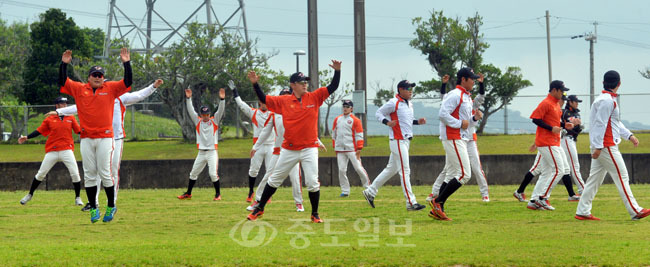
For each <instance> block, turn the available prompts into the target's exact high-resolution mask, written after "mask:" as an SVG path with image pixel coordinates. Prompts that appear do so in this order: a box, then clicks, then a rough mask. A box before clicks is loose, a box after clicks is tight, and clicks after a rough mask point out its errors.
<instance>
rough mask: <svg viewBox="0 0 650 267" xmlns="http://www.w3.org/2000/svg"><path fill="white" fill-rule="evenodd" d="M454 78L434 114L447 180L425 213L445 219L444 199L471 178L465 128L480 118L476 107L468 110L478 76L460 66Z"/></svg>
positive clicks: (471, 105) (469, 134) (470, 138)
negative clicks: (443, 154) (442, 149)
mask: <svg viewBox="0 0 650 267" xmlns="http://www.w3.org/2000/svg"><path fill="white" fill-rule="evenodd" d="M456 78H457V80H456V89H454V90H451V91H450V92H449V93H448V94H447V95H446V96H445V97H444V99H443V100H442V104H441V105H440V111H439V113H438V117H439V118H440V138H441V139H442V145H443V147H444V149H445V159H446V162H445V171H446V173H447V177H446V178H445V180H447V181H448V182H447V185H446V186H445V188H444V189H443V190H442V191H441V192H440V194H439V195H438V197H436V198H435V199H432V200H431V201H430V202H429V205H431V206H432V207H433V208H432V209H431V211H430V212H429V216H430V217H432V218H434V219H438V220H445V221H450V220H451V219H450V218H449V217H447V214H446V213H445V212H444V210H443V207H444V204H445V201H447V198H449V196H451V195H452V194H453V193H454V192H456V190H458V188H460V187H461V186H462V185H464V184H465V183H467V181H468V180H469V179H470V178H471V177H472V175H471V172H470V171H471V167H470V166H471V165H470V161H469V153H468V150H467V143H468V142H469V141H470V140H472V138H473V136H472V134H471V131H470V130H469V129H470V128H471V127H474V126H475V125H476V124H477V123H478V121H479V120H481V118H482V117H483V113H481V111H480V110H476V111H475V112H472V111H473V103H472V93H471V90H472V88H473V87H474V80H476V79H479V78H480V76H479V75H476V74H474V71H473V70H472V69H470V68H461V69H460V70H458V72H457V73H456Z"/></svg>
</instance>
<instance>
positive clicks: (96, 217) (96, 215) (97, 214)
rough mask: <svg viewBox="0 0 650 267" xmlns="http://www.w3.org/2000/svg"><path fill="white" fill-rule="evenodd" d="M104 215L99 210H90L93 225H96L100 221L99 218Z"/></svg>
mask: <svg viewBox="0 0 650 267" xmlns="http://www.w3.org/2000/svg"><path fill="white" fill-rule="evenodd" d="M101 216H102V214H101V213H100V212H99V209H93V208H91V209H90V222H91V223H96V222H97V221H99V217H101Z"/></svg>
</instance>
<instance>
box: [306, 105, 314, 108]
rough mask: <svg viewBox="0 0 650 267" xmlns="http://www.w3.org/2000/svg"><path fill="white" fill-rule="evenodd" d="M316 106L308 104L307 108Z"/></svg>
mask: <svg viewBox="0 0 650 267" xmlns="http://www.w3.org/2000/svg"><path fill="white" fill-rule="evenodd" d="M315 106H316V105H307V106H306V108H313V107H315Z"/></svg>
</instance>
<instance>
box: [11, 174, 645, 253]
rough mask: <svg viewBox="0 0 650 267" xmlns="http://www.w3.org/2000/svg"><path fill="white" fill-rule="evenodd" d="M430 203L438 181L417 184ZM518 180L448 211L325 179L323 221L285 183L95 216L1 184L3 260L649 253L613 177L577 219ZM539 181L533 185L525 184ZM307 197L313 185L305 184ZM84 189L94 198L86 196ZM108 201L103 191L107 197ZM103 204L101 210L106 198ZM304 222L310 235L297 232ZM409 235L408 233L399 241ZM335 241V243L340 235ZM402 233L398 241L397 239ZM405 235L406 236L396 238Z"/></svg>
mask: <svg viewBox="0 0 650 267" xmlns="http://www.w3.org/2000/svg"><path fill="white" fill-rule="evenodd" d="M414 190H415V193H416V195H417V196H418V199H419V201H420V202H421V203H424V197H425V196H426V195H427V193H428V192H429V191H430V186H417V187H414ZM514 190H515V186H492V187H491V188H490V192H491V199H492V201H491V202H489V203H484V202H482V201H481V200H480V194H479V192H478V188H477V187H476V186H469V185H468V186H465V187H463V188H461V189H460V190H459V191H458V192H457V193H456V194H455V195H453V196H452V197H451V198H450V199H449V200H448V202H447V204H446V209H447V213H448V215H449V216H450V217H451V218H453V221H451V222H442V221H436V220H433V219H431V218H429V217H427V215H426V214H427V212H428V209H427V210H422V211H406V209H405V203H404V202H405V201H404V197H403V194H402V190H401V188H400V187H393V186H386V187H383V188H381V190H380V192H379V195H378V196H377V198H376V200H375V203H376V205H377V208H375V209H372V208H370V206H369V205H368V204H367V203H366V202H365V200H364V199H363V197H362V196H361V189H360V188H358V187H356V188H352V194H351V196H350V197H349V198H339V197H338V194H339V192H340V191H339V188H337V187H327V188H322V190H321V205H320V214H321V216H322V218H323V219H324V220H325V222H326V223H324V224H312V223H310V222H308V219H309V211H310V205H309V204H308V202H309V201H308V200H307V199H305V208H306V212H303V213H298V212H296V211H295V209H294V202H293V199H292V197H291V190H290V189H289V188H280V189H279V190H278V191H277V193H276V195H274V197H273V201H272V203H271V204H269V205H268V206H267V208H266V214H265V215H264V217H263V218H262V219H260V220H258V221H255V222H247V221H245V220H244V218H245V216H246V215H247V214H248V212H247V211H246V210H244V208H245V207H246V205H247V203H246V202H244V198H245V194H246V192H247V189H244V188H232V189H224V190H222V196H223V200H222V201H218V202H215V201H212V196H213V193H214V191H213V189H211V188H198V189H195V191H194V194H193V199H191V200H183V201H181V200H178V199H176V195H178V194H180V193H181V192H182V191H183V190H182V189H169V190H155V189H152V190H122V191H121V192H120V194H119V201H118V208H119V211H118V213H117V215H116V218H115V220H114V221H113V222H111V223H102V222H98V223H95V224H91V223H90V221H89V215H88V213H87V212H81V211H79V207H77V206H73V205H72V204H73V193H72V191H71V190H65V191H43V190H40V191H37V192H36V194H35V196H34V199H33V200H32V201H31V202H29V203H28V204H27V205H25V206H21V205H20V204H19V203H18V200H19V199H20V198H21V197H22V196H23V195H24V194H25V193H26V192H25V191H17V192H0V229H1V230H2V231H1V234H0V241H1V242H0V264H1V265H2V266H16V265H66V266H83V265H129V266H133V265H138V266H139V265H154V266H159V265H239V266H249V265H256V266H262V265H265V266H266V265H300V266H307V265H338V266H347V265H391V266H394V265H463V266H485V265H500V266H503V265H508V266H513V265H520V266H540V265H544V266H548V265H553V266H556V265H563V266H577V265H581V266H582V265H584V266H586V265H599V266H602V265H629V266H641V265H647V264H648V263H650V254H649V253H648V244H650V235H648V230H650V218H646V219H643V220H640V221H632V220H630V217H629V215H628V214H627V212H626V211H625V208H624V207H623V205H622V202H621V199H620V197H619V195H618V192H617V190H616V188H615V187H614V185H610V184H607V185H603V186H602V187H601V189H600V191H599V192H598V195H597V197H596V199H595V201H594V207H593V214H594V215H596V216H598V217H600V218H601V219H602V221H578V220H575V219H574V218H573V216H574V214H575V209H576V205H577V203H575V202H567V201H566V195H565V194H564V190H563V188H558V189H556V192H555V194H554V195H553V196H552V198H551V201H552V204H553V205H554V206H555V207H556V209H557V210H555V211H531V210H528V209H526V207H525V203H520V202H517V201H516V200H515V199H514V198H513V197H512V195H511V194H512V191H514ZM530 190H532V188H529V190H528V191H530ZM632 190H633V191H634V193H635V196H636V197H637V200H638V201H639V203H641V205H646V207H647V206H649V205H650V185H633V186H632ZM303 195H304V197H305V198H307V193H306V192H304V194H303ZM84 199H85V197H84ZM100 202H101V203H102V204H101V205H102V207H105V197H104V195H103V194H102V196H101V197H100ZM102 213H103V209H102ZM296 233H301V234H296ZM400 240H401V242H402V244H401V245H400V243H399V242H400ZM334 242H336V243H334ZM391 244H393V245H391ZM394 244H398V245H394Z"/></svg>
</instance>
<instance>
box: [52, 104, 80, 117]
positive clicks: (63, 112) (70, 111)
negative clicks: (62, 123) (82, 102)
mask: <svg viewBox="0 0 650 267" xmlns="http://www.w3.org/2000/svg"><path fill="white" fill-rule="evenodd" d="M56 113H57V115H58V116H72V115H77V105H72V106H67V107H65V108H57V109H56Z"/></svg>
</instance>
